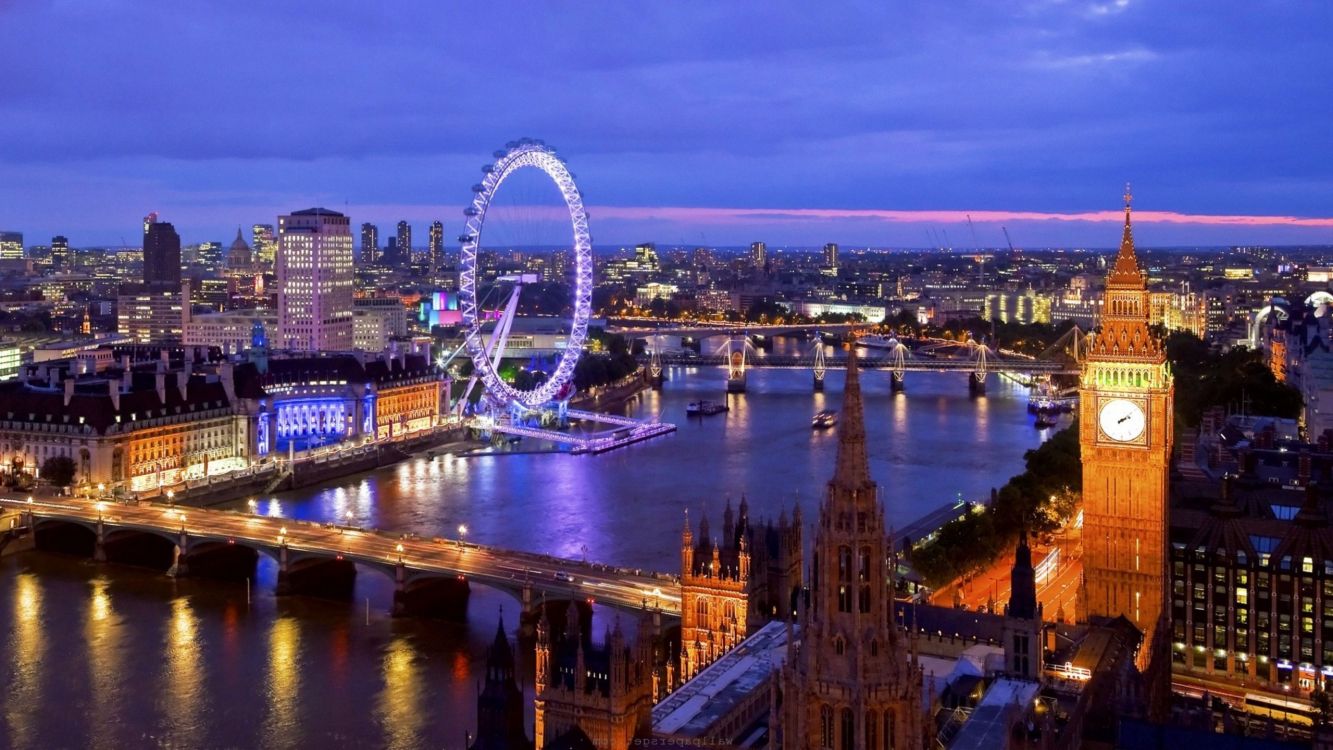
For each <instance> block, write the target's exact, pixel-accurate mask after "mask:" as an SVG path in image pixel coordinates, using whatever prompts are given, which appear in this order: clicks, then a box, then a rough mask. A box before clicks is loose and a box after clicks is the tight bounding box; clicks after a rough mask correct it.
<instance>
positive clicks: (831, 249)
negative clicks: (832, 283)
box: [824, 242, 838, 269]
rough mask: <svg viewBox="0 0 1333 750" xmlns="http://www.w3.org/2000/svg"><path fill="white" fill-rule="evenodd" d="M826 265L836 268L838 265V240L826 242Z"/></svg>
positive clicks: (826, 266)
mask: <svg viewBox="0 0 1333 750" xmlns="http://www.w3.org/2000/svg"><path fill="white" fill-rule="evenodd" d="M824 267H825V268H835V269H836V268H837V267H838V243H836V242H828V243H825V245H824Z"/></svg>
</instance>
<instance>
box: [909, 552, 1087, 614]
mask: <svg viewBox="0 0 1333 750" xmlns="http://www.w3.org/2000/svg"><path fill="white" fill-rule="evenodd" d="M1048 549H1049V548H1045V547H1034V549H1033V554H1032V557H1033V560H1034V562H1040V561H1041V559H1042V558H1044V557H1045V554H1046V552H1047V551H1048ZM1013 561H1014V553H1013V550H1008V551H1007V552H1006V553H1004V554H1002V555H1000V556H999V557H998V558H997V559H996V561H995V563H994V564H993V565H991V567H989V568H987V569H986V570H985V571H984V572H982V573H980V574H978V575H976V576H974V577H973V578H972V579H971V580H970V581H968V582H967V583H965V584H963V585H962V599H963V604H964V605H966V606H967V608H968V609H971V610H976V609H977V608H978V607H988V606H989V605H990V602H991V600H992V599H993V600H994V603H995V605H996V607H997V608H998V609H999V611H1000V613H1003V612H1004V605H1005V604H1006V603H1007V602H1008V601H1009V590H1010V586H1009V582H1010V572H1011V570H1012V568H1013ZM1082 577H1083V559H1082V546H1081V545H1080V544H1079V543H1078V542H1077V541H1076V540H1072V541H1067V542H1064V543H1063V544H1062V545H1061V548H1060V564H1059V565H1058V566H1057V567H1056V570H1055V573H1054V574H1053V575H1050V576H1048V577H1047V578H1046V580H1045V581H1043V582H1041V583H1039V584H1038V585H1037V601H1038V602H1039V603H1040V604H1041V605H1042V612H1043V616H1044V618H1045V619H1046V620H1047V621H1048V622H1054V621H1055V620H1057V619H1059V614H1060V612H1061V609H1062V608H1063V610H1064V619H1065V621H1066V622H1070V621H1073V619H1074V613H1075V608H1076V605H1077V600H1078V589H1079V582H1080V581H1081V580H1082ZM932 601H935V602H937V603H939V604H942V605H944V606H948V605H950V604H952V603H953V601H954V594H953V588H952V587H949V588H945V589H942V590H941V591H940V592H939V593H937V594H936V595H935V596H934V597H933V598H932Z"/></svg>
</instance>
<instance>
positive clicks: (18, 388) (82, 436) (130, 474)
mask: <svg viewBox="0 0 1333 750" xmlns="http://www.w3.org/2000/svg"><path fill="white" fill-rule="evenodd" d="M112 352H113V355H114V356H113V359H114V360H115V361H118V362H119V365H118V366H112V367H108V368H106V369H104V370H102V371H100V372H96V373H90V374H83V375H81V374H79V370H80V369H81V368H79V367H78V365H77V363H75V362H74V361H73V360H62V361H56V362H45V363H42V364H38V365H29V366H28V367H27V368H26V369H25V370H24V372H23V375H22V377H20V378H19V379H17V380H14V381H10V382H7V383H4V384H3V385H0V461H3V468H4V470H6V471H11V472H16V473H17V472H22V473H29V474H33V473H37V472H39V471H40V467H41V465H42V463H43V462H44V461H46V460H47V459H48V458H51V457H53V456H66V457H68V458H70V459H72V460H73V461H74V463H75V467H76V471H77V475H76V479H75V481H76V483H77V484H105V485H106V486H107V487H108V488H110V489H112V490H120V491H128V492H143V491H147V490H149V489H156V488H158V487H162V486H170V485H175V484H178V483H180V482H184V481H189V480H195V479H202V478H204V477H211V476H218V475H222V474H226V473H228V472H231V471H234V470H236V469H239V468H243V467H245V466H247V465H248V464H249V455H250V450H249V446H248V445H247V443H246V441H245V440H244V435H245V425H244V422H243V420H241V419H240V418H239V417H238V416H237V415H236V413H235V412H234V411H233V409H232V408H231V406H232V404H231V401H230V400H229V399H228V396H227V393H226V389H225V388H224V387H223V385H222V383H221V382H219V380H218V378H217V377H215V376H209V375H208V374H206V373H204V372H195V371H194V369H193V368H194V367H195V365H196V363H198V364H199V365H201V366H203V365H207V364H208V363H210V362H212V361H215V360H216V358H217V357H218V356H219V353H218V352H217V351H216V350H203V349H199V350H196V349H192V348H187V349H180V348H174V349H159V348H156V347H124V348H116V349H114V350H112ZM153 354H157V355H159V356H157V357H156V358H154V357H153V356H152V355H153Z"/></svg>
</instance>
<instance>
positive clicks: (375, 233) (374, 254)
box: [361, 222, 380, 263]
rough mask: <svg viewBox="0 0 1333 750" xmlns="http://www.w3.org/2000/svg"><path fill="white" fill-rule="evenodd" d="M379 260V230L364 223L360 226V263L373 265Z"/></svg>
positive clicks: (372, 225)
mask: <svg viewBox="0 0 1333 750" xmlns="http://www.w3.org/2000/svg"><path fill="white" fill-rule="evenodd" d="M379 259H380V228H379V227H377V226H375V225H374V224H371V223H370V222H366V223H365V224H362V225H361V262H362V263H374V262H376V261H378V260H379Z"/></svg>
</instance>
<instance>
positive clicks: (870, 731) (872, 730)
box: [866, 641, 879, 750]
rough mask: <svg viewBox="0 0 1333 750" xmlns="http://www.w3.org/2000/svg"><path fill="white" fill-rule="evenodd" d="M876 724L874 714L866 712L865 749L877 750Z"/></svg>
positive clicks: (877, 735) (876, 720)
mask: <svg viewBox="0 0 1333 750" xmlns="http://www.w3.org/2000/svg"><path fill="white" fill-rule="evenodd" d="M871 645H872V646H873V645H874V641H871ZM878 723H879V717H878V716H876V715H875V712H874V711H866V748H868V750H879V745H878V744H876V742H875V740H877V739H878V738H879V733H878V731H877V729H878V727H877V726H876V725H877V724H878Z"/></svg>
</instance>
